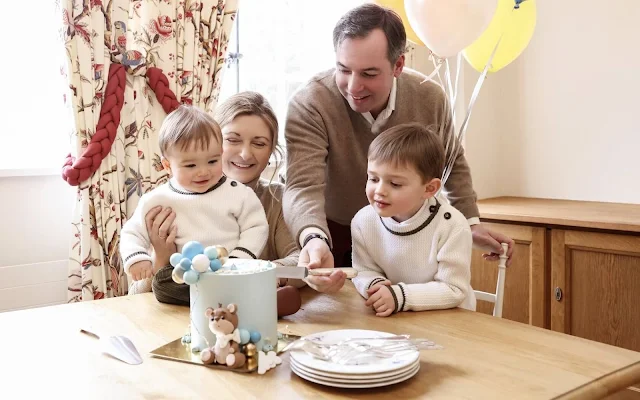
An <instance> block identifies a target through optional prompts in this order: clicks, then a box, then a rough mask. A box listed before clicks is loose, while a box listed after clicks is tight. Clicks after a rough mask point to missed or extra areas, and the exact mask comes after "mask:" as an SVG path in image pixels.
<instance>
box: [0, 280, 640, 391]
mask: <svg viewBox="0 0 640 400" xmlns="http://www.w3.org/2000/svg"><path fill="white" fill-rule="evenodd" d="M303 297H304V304H303V310H301V311H299V312H298V313H297V314H296V315H294V316H292V317H290V318H288V319H286V320H283V321H281V323H280V327H279V328H280V329H282V330H283V329H285V328H287V327H288V329H289V331H290V332H291V333H295V334H300V335H306V334H310V333H313V332H320V331H324V330H331V329H341V328H358V329H373V330H382V331H387V332H393V333H398V334H403V333H407V334H410V335H412V336H413V337H423V338H428V339H431V340H433V341H435V342H436V343H438V344H440V345H442V346H444V349H443V350H434V351H425V352H423V354H422V358H421V368H420V372H419V373H418V374H417V375H416V376H415V377H414V378H412V379H410V380H409V381H406V382H403V383H400V384H397V385H394V386H390V387H386V388H380V389H371V390H357V391H354V390H345V389H334V388H329V387H324V386H320V385H316V384H313V383H309V382H307V381H304V380H302V379H300V378H298V377H297V376H296V375H294V374H293V373H292V372H291V371H290V369H289V355H288V354H284V355H282V358H283V363H282V365H280V366H278V367H277V368H276V369H275V370H271V371H269V372H268V373H267V374H266V375H258V374H239V373H233V372H228V371H216V370H211V369H208V368H204V367H198V366H194V365H191V364H185V363H179V362H174V361H167V360H162V359H157V358H153V357H150V356H149V355H148V352H149V351H151V350H153V349H155V348H157V347H159V346H161V345H164V344H166V343H168V342H169V341H172V340H174V339H176V338H178V337H180V336H181V335H183V334H184V333H185V332H186V331H187V324H188V309H186V308H184V307H177V306H169V305H164V304H160V303H158V302H157V301H156V300H155V298H154V297H153V296H152V295H151V294H144V295H136V296H128V297H121V298H117V299H109V300H98V301H93V302H85V303H78V304H70V305H62V306H54V307H46V308H40V309H33V310H25V311H17V312H9V313H4V314H0V327H1V329H0V339H1V341H0V343H1V344H0V359H1V360H2V365H3V368H2V370H3V372H2V376H1V378H0V382H2V385H1V390H2V392H0V393H1V395H0V397H2V398H36V397H35V396H38V395H41V396H47V397H46V398H50V397H52V396H53V397H60V396H64V397H65V398H83V399H98V398H118V399H146V398H149V399H178V398H216V399H217V398H222V399H227V398H242V399H244V398H257V397H259V398H279V399H293V398H317V399H324V398H340V397H350V398H367V399H369V398H390V397H395V398H398V399H409V398H418V397H428V398H430V399H456V398H473V399H528V398H530V399H550V398H554V397H556V396H561V395H563V394H566V393H567V392H570V391H571V390H574V389H578V390H577V391H576V392H574V393H573V394H567V395H565V396H564V397H562V398H564V399H568V398H580V399H589V398H602V397H604V396H605V395H606V394H608V393H612V392H615V391H618V390H620V389H623V388H625V387H627V386H629V385H631V384H633V383H634V382H637V381H640V353H637V352H632V351H629V350H624V349H621V348H617V347H613V346H609V345H605V344H601V343H597V342H592V341H588V340H585V339H580V338H577V337H572V336H569V335H565V334H561V333H557V332H552V331H549V330H544V329H540V328H536V327H532V326H528V325H525V324H521V323H517V322H512V321H508V320H502V319H497V318H493V317H490V316H487V315H484V314H480V313H473V312H468V311H464V310H461V309H455V310H444V311H433V312H421V313H402V314H399V315H394V316H393V317H390V318H378V317H375V316H374V315H373V313H372V311H371V310H370V309H368V308H366V307H365V306H364V304H363V300H362V299H361V298H360V297H359V295H358V294H357V293H356V292H355V289H354V288H353V286H352V285H351V283H347V285H345V288H344V289H343V290H342V291H341V292H340V293H339V294H337V295H333V296H330V295H322V294H318V293H315V292H313V291H312V290H310V289H304V290H303ZM79 327H90V328H93V329H95V330H97V331H99V332H102V333H111V334H122V335H126V336H128V337H129V338H131V339H132V340H133V342H134V343H135V344H136V346H137V347H138V349H139V351H140V353H141V354H142V355H143V357H144V363H143V364H142V365H138V366H130V365H127V364H124V363H122V362H120V361H117V360H115V359H112V358H110V357H108V356H105V355H102V354H101V353H99V351H98V346H97V342H96V341H95V339H93V338H91V337H88V336H85V335H83V334H81V333H79V332H78V329H79ZM34 345H35V346H34ZM54 395H55V396H54ZM43 398H44V397H43Z"/></svg>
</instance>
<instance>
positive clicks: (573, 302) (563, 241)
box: [551, 229, 640, 351]
mask: <svg viewBox="0 0 640 400" xmlns="http://www.w3.org/2000/svg"><path fill="white" fill-rule="evenodd" d="M551 288H552V291H553V292H554V298H553V300H552V301H551V329H552V330H554V331H559V332H564V333H568V334H571V335H575V336H580V337H583V338H586V339H591V340H595V341H598V342H604V343H608V344H612V345H614V346H619V347H624V348H626V349H630V350H635V351H640V237H638V236H626V235H612V234H605V233H593V232H580V231H569V230H562V229H553V230H552V232H551ZM556 292H557V297H556V296H555V293H556Z"/></svg>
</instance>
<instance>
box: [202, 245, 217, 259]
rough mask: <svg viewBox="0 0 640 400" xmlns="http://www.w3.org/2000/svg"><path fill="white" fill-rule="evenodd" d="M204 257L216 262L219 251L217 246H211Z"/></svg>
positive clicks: (205, 251) (205, 250)
mask: <svg viewBox="0 0 640 400" xmlns="http://www.w3.org/2000/svg"><path fill="white" fill-rule="evenodd" d="M204 255H205V256H207V257H208V258H209V260H215V259H216V258H218V249H216V248H215V246H209V247H207V248H206V249H204Z"/></svg>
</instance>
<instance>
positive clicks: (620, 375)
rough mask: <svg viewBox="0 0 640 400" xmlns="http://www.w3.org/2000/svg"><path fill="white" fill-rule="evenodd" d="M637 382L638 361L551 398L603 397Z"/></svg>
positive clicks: (639, 367) (638, 375)
mask: <svg viewBox="0 0 640 400" xmlns="http://www.w3.org/2000/svg"><path fill="white" fill-rule="evenodd" d="M637 383H640V361H636V362H635V363H633V364H630V365H627V366H626V367H622V368H620V369H617V370H615V371H612V372H610V373H608V374H606V375H602V376H601V377H599V378H597V379H594V380H592V381H591V382H588V383H585V384H584V385H582V386H578V387H577V388H575V389H572V390H570V391H568V392H566V393H564V394H562V395H560V396H557V397H555V398H554V399H553V400H574V399H575V400H577V399H580V400H591V399H594V400H595V399H603V398H605V397H607V396H609V395H612V394H614V393H617V392H620V391H622V390H625V389H626V388H628V387H629V386H632V385H635V384H637Z"/></svg>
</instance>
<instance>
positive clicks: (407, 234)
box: [351, 197, 476, 312]
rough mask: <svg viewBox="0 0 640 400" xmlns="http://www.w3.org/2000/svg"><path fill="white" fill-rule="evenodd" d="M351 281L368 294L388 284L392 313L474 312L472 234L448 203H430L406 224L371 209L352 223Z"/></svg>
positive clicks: (364, 295) (463, 219) (432, 201)
mask: <svg viewBox="0 0 640 400" xmlns="http://www.w3.org/2000/svg"><path fill="white" fill-rule="evenodd" d="M351 236H352V240H353V267H354V268H356V269H357V270H358V276H357V277H356V278H354V279H353V283H354V284H355V287H356V289H357V290H358V292H359V293H360V294H361V295H362V296H363V297H365V298H368V296H367V289H368V288H369V287H371V286H372V285H374V284H376V283H377V282H381V281H383V280H384V279H389V280H390V281H391V283H392V286H391V289H392V291H391V293H392V295H393V296H394V300H395V302H396V309H395V312H398V311H409V310H413V311H422V310H432V309H444V308H453V307H458V306H460V307H462V308H466V309H469V310H475V308H476V298H475V294H474V293H473V290H472V289H471V283H470V281H471V269H470V266H471V246H472V238H471V229H470V228H469V223H468V222H467V220H466V218H465V217H464V216H463V215H462V214H461V213H460V212H459V211H458V210H456V209H455V208H453V207H452V206H451V205H449V204H448V203H446V201H442V199H441V200H440V201H438V200H436V198H435V197H434V198H431V199H429V200H427V201H425V203H424V205H423V206H422V208H421V209H420V210H419V211H418V212H417V213H416V215H414V216H413V217H411V218H410V219H408V220H407V221H404V222H396V221H395V220H394V219H393V218H381V217H380V216H379V215H378V214H377V213H376V211H375V210H374V209H373V207H372V206H370V205H368V206H366V207H364V208H363V209H361V210H360V211H359V212H358V213H357V214H356V216H355V217H354V218H353V220H352V221H351Z"/></svg>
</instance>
